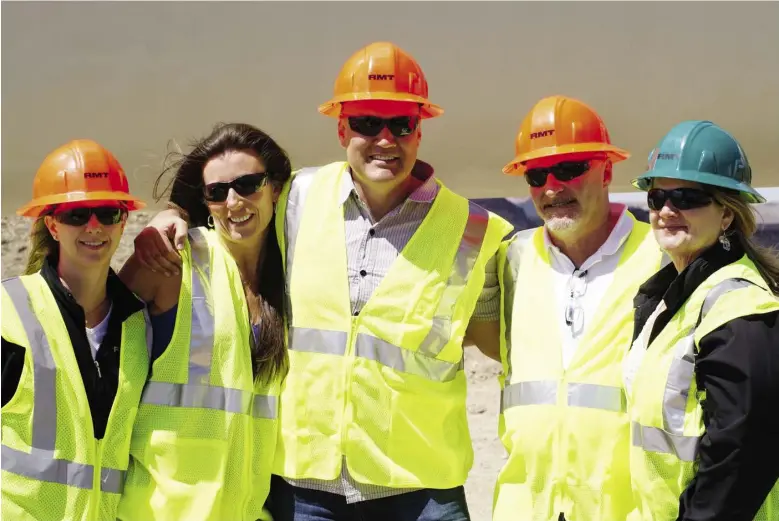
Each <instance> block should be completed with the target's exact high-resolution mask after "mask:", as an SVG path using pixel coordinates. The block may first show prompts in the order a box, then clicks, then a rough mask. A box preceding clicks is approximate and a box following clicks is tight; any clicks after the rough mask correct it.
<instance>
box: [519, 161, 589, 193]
mask: <svg viewBox="0 0 779 521" xmlns="http://www.w3.org/2000/svg"><path fill="white" fill-rule="evenodd" d="M589 169H590V162H589V161H562V162H560V163H557V164H556V165H552V166H547V167H542V168H528V169H527V170H526V171H525V180H526V181H527V184H529V185H530V186H532V187H534V188H541V187H542V186H544V185H545V184H546V178H547V177H548V176H549V174H552V175H553V176H555V178H556V179H557V180H558V181H562V182H564V183H565V182H568V181H572V180H573V179H576V178H577V177H581V176H583V175H584V174H586V173H587V171H588V170H589Z"/></svg>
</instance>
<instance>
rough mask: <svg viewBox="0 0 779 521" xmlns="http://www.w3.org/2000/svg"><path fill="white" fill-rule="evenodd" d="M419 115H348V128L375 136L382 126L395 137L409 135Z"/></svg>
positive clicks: (368, 135)
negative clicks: (386, 117) (388, 116)
mask: <svg viewBox="0 0 779 521" xmlns="http://www.w3.org/2000/svg"><path fill="white" fill-rule="evenodd" d="M418 124H419V116H396V117H394V118H388V119H385V118H380V117H378V116H349V128H351V129H352V130H353V131H355V132H357V133H358V134H362V135H363V136H367V137H376V136H378V135H379V132H381V131H382V130H383V129H384V127H387V128H388V129H389V131H390V132H391V133H392V135H393V136H395V137H404V136H408V135H410V134H411V133H412V132H414V131H415V130H416V129H417V125H418Z"/></svg>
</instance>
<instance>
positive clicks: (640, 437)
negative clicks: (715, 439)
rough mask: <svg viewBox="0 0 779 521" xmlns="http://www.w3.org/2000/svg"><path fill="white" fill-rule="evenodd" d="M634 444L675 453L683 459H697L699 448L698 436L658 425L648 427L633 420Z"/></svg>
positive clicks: (662, 451)
mask: <svg viewBox="0 0 779 521" xmlns="http://www.w3.org/2000/svg"><path fill="white" fill-rule="evenodd" d="M631 425H632V430H633V446H634V447H640V448H642V449H643V450H645V451H647V452H661V453H663V454H674V455H675V456H676V457H677V458H679V459H680V460H682V461H695V455H696V451H697V449H698V441H699V440H700V438H699V437H698V436H682V435H678V434H672V433H670V432H666V431H664V430H663V429H658V428H657V427H647V426H645V425H641V424H639V423H637V422H632V424H631Z"/></svg>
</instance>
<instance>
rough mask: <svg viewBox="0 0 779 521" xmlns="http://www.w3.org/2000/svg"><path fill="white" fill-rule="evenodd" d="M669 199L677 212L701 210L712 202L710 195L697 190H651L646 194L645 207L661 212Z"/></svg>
mask: <svg viewBox="0 0 779 521" xmlns="http://www.w3.org/2000/svg"><path fill="white" fill-rule="evenodd" d="M669 199H670V201H671V204H673V205H674V208H677V209H679V210H692V209H693V208H703V207H704V206H708V205H710V204H711V202H712V201H713V200H714V198H713V197H712V196H711V194H709V193H708V192H706V191H704V190H699V189H697V188H674V189H673V190H662V189H660V188H652V189H651V190H649V191H648V192H647V194H646V203H647V206H649V208H650V209H652V210H661V209H662V208H663V206H665V202H666V201H668V200H669Z"/></svg>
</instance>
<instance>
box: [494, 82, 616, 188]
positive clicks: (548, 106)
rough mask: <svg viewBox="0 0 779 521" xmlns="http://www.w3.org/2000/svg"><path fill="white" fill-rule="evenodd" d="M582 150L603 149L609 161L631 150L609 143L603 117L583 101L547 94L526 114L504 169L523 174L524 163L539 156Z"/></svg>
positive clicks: (505, 171)
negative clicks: (512, 152)
mask: <svg viewBox="0 0 779 521" xmlns="http://www.w3.org/2000/svg"><path fill="white" fill-rule="evenodd" d="M581 152H591V153H593V154H596V153H605V154H606V156H607V157H608V158H609V159H611V161H612V162H615V163H616V162H617V161H622V160H623V159H627V158H629V157H630V153H629V152H628V151H626V150H623V149H621V148H617V147H615V146H614V145H612V144H611V139H610V138H609V131H608V130H607V129H606V125H605V124H604V123H603V120H602V119H601V117H600V116H599V115H598V113H597V112H595V111H594V110H593V109H592V108H590V107H589V106H588V105H586V104H585V103H583V102H581V101H579V100H577V99H573V98H569V97H567V96H549V97H546V98H543V99H542V100H541V101H539V102H538V103H536V104H535V106H534V107H533V108H532V109H531V110H530V113H529V114H528V115H527V116H525V119H524V120H523V121H522V125H521V126H520V127H519V133H518V134H517V140H516V157H515V158H514V159H513V160H512V161H511V162H510V163H509V164H507V165H506V166H504V167H503V173H505V174H512V175H522V174H524V171H525V167H524V163H525V162H526V161H529V160H531V159H538V158H541V157H549V156H557V155H564V154H573V153H581Z"/></svg>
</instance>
